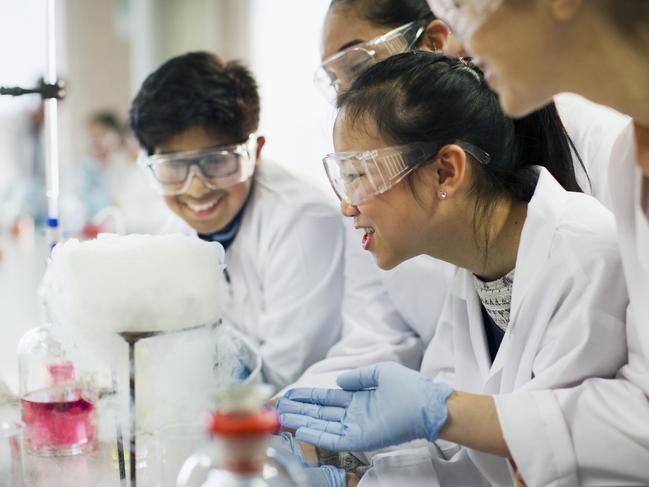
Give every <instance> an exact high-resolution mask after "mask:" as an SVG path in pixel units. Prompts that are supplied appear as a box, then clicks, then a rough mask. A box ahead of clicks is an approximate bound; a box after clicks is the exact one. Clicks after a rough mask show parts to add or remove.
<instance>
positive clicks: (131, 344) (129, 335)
mask: <svg viewBox="0 0 649 487" xmlns="http://www.w3.org/2000/svg"><path fill="white" fill-rule="evenodd" d="M206 326H217V325H198V326H190V327H187V328H181V329H180V330H172V331H142V332H122V333H119V336H121V337H122V338H123V339H124V341H125V342H126V343H128V372H129V379H128V391H129V399H130V401H129V423H130V424H129V428H130V438H129V442H130V450H131V451H130V455H129V469H130V480H131V487H135V486H136V485H137V478H136V477H137V476H136V466H137V439H136V431H137V428H136V417H137V415H136V412H137V409H136V395H135V345H137V342H139V341H140V340H143V339H145V338H151V337H155V336H160V335H172V334H175V333H183V332H186V331H191V330H197V329H199V328H205V327H206ZM118 443H119V441H118ZM117 449H118V457H119V456H120V453H119V452H120V451H121V459H118V460H119V462H120V465H122V466H123V465H124V463H125V461H124V447H123V445H122V446H121V448H120V446H119V445H118V448H117ZM121 472H122V467H120V475H121ZM123 480H124V478H122V481H123Z"/></svg>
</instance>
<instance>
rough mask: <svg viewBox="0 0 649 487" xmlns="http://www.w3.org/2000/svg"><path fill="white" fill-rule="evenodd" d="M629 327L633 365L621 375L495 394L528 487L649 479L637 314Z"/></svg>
mask: <svg viewBox="0 0 649 487" xmlns="http://www.w3.org/2000/svg"><path fill="white" fill-rule="evenodd" d="M627 329H629V330H630V332H629V334H628V339H629V363H628V364H627V365H625V366H624V367H623V368H622V369H621V370H620V373H619V374H618V376H617V377H616V378H614V379H604V378H594V379H589V380H587V381H585V382H584V383H583V384H581V385H579V386H577V387H574V388H570V389H558V390H548V391H535V392H526V393H515V394H506V395H502V396H496V397H495V401H496V408H497V410H498V417H499V420H500V425H501V428H502V431H503V435H504V437H505V441H506V442H507V445H508V446H509V450H510V452H511V454H512V457H513V458H514V460H515V461H516V464H517V465H518V468H519V469H520V471H521V474H522V476H523V478H524V479H525V480H526V482H527V483H528V485H552V486H563V485H647V482H649V397H648V396H647V391H649V364H647V361H646V357H644V356H643V355H642V351H641V349H640V348H641V347H640V342H639V340H637V337H636V336H635V334H634V332H633V330H634V328H633V321H632V313H631V312H629V317H628V321H627ZM530 438H533V444H532V445H531V444H530Z"/></svg>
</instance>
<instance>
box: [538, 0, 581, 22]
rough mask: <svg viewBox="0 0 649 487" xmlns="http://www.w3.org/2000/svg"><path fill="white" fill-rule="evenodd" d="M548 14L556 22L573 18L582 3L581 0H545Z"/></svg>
mask: <svg viewBox="0 0 649 487" xmlns="http://www.w3.org/2000/svg"><path fill="white" fill-rule="evenodd" d="M545 2H546V5H547V7H548V11H549V13H550V16H551V17H552V18H554V19H555V20H556V21H558V22H569V21H571V20H573V19H574V18H575V17H576V16H577V14H578V13H579V11H580V10H581V8H582V7H583V5H584V1H583V0H545Z"/></svg>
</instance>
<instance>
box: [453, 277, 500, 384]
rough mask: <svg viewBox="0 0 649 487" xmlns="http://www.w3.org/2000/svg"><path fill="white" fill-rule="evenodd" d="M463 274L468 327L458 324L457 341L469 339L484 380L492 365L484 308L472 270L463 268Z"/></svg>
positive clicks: (462, 287) (462, 288)
mask: <svg viewBox="0 0 649 487" xmlns="http://www.w3.org/2000/svg"><path fill="white" fill-rule="evenodd" d="M460 275H462V276H463V279H462V283H461V293H462V296H463V298H464V299H465V300H466V310H467V319H468V327H461V326H456V327H455V330H456V333H457V335H459V336H457V338H456V341H465V340H468V341H469V342H470V344H471V349H472V350H473V356H474V358H475V365H476V367H477V369H478V370H479V371H480V377H481V380H482V381H483V382H484V381H485V380H486V379H487V376H488V375H489V368H490V367H491V357H489V350H488V347H487V338H486V336H485V331H484V324H483V321H482V308H481V306H482V305H481V303H480V298H479V297H478V294H477V293H476V291H475V288H474V287H473V276H472V275H471V272H469V271H467V270H464V269H462V271H461V274H460Z"/></svg>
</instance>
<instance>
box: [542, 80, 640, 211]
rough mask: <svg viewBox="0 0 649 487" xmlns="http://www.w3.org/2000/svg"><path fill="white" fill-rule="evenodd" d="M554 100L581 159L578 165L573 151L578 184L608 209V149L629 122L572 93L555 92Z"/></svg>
mask: <svg viewBox="0 0 649 487" xmlns="http://www.w3.org/2000/svg"><path fill="white" fill-rule="evenodd" d="M554 103H555V105H556V107H557V111H558V112H559V116H560V118H561V121H562V122H563V125H564V126H565V128H566V132H567V133H568V135H569V136H570V139H571V140H572V142H573V144H574V145H575V149H577V152H578V153H579V156H580V157H581V160H582V162H583V167H582V166H581V164H580V163H579V159H577V158H576V157H575V156H574V153H573V159H574V161H575V174H576V175H577V181H578V182H579V185H580V186H581V188H582V190H583V191H584V192H585V193H587V194H591V195H593V196H594V197H595V198H597V199H598V200H599V201H601V202H602V203H604V205H606V206H607V207H608V208H610V207H611V200H610V195H609V188H608V165H609V162H610V160H611V150H612V148H613V144H614V142H615V140H616V139H617V138H618V137H619V135H620V133H621V132H622V131H623V130H624V128H625V127H626V126H627V125H628V124H629V117H628V116H626V115H623V114H621V113H620V112H617V111H615V110H613V109H612V108H609V107H607V106H604V105H598V104H597V103H593V102H592V101H590V100H587V99H586V98H583V97H581V96H579V95H575V94H574V93H561V94H559V95H556V96H555V97H554ZM584 168H585V169H586V171H587V173H588V175H586V173H585V172H584Z"/></svg>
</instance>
